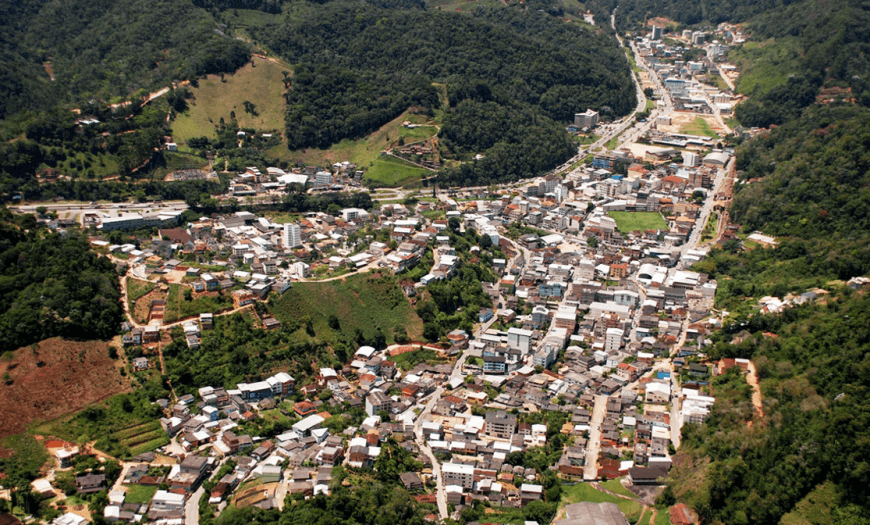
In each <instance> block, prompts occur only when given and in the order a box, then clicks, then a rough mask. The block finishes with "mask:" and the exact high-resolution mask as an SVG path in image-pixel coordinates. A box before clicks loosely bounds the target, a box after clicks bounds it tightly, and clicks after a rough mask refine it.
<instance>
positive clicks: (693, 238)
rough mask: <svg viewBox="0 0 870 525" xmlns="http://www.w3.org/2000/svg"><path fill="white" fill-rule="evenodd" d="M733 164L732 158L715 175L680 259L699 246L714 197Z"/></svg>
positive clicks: (714, 202) (714, 200)
mask: <svg viewBox="0 0 870 525" xmlns="http://www.w3.org/2000/svg"><path fill="white" fill-rule="evenodd" d="M734 162H735V159H734V157H731V159H730V160H729V161H728V163H727V164H726V165H725V166H723V167H722V169H720V170H718V172H717V174H716V180H715V181H714V182H713V189H712V190H711V191H710V192H709V194H708V195H709V197H707V199H706V200H705V201H704V206H703V207H702V208H701V214H700V215H699V217H698V220H697V221H695V225H694V227H693V228H692V233H691V234H690V235H689V241H688V242H686V243H685V244H684V245H683V247H682V248H681V249H680V259H682V258H683V257H685V255H686V253H687V252H688V251H689V250H694V249H696V248H697V247H698V245H699V244H700V242H701V234H702V233H703V231H704V228H705V227H706V226H707V219H708V218H709V217H710V213H711V212H712V211H713V206H714V205H715V204H716V199H715V198H714V197H715V195H716V194H717V193H719V192H720V191H721V190H722V184H723V183H724V182H725V178H726V177H727V176H728V174H729V173H730V172H731V169H732V167H733V163H734ZM681 262H682V261H681Z"/></svg>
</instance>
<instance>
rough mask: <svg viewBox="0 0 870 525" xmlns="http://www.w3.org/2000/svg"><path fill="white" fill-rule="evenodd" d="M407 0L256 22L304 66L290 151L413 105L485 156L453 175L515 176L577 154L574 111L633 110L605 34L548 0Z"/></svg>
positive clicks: (350, 1) (461, 178) (464, 154)
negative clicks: (560, 12) (444, 6)
mask: <svg viewBox="0 0 870 525" xmlns="http://www.w3.org/2000/svg"><path fill="white" fill-rule="evenodd" d="M404 7H405V8H393V9H384V8H381V7H378V6H376V5H373V4H370V3H364V2H359V1H354V0H335V1H333V2H328V3H326V4H324V5H319V6H315V5H313V4H308V3H299V4H294V5H293V6H292V7H291V8H289V13H288V16H287V17H286V18H285V19H284V21H283V22H280V23H275V24H272V25H269V26H265V27H261V28H257V29H254V30H252V31H253V35H254V37H255V38H256V39H257V40H258V41H260V42H262V43H263V44H264V45H266V46H267V47H268V48H270V49H272V50H274V51H276V52H277V53H279V54H281V55H282V56H284V57H285V58H286V59H287V60H289V61H290V62H291V63H294V64H299V65H300V67H299V68H298V70H297V71H296V74H295V76H294V78H293V85H292V89H291V90H290V91H289V92H288V93H287V103H288V111H287V135H288V139H289V145H290V147H291V149H295V148H304V147H319V148H324V147H328V146H330V145H332V144H335V143H337V142H339V141H340V140H342V139H345V138H359V137H362V136H365V135H367V134H369V133H371V132H372V131H374V130H375V129H377V128H378V127H380V126H382V125H383V124H385V123H387V122H389V121H390V120H392V119H394V118H395V117H397V116H398V115H400V114H401V113H402V112H403V111H404V110H405V109H407V108H408V107H409V106H417V107H420V108H424V109H425V110H428V111H429V112H434V111H436V110H443V111H444V112H445V119H444V120H445V122H444V126H443V127H442V130H441V136H442V138H443V139H444V140H445V145H446V146H447V148H448V150H449V151H448V153H450V154H454V155H456V156H457V157H458V158H460V159H461V160H467V159H469V158H470V157H471V156H473V155H474V154H478V153H479V154H482V155H484V156H485V157H486V158H487V159H489V160H487V163H486V166H485V167H486V168H487V169H486V171H485V172H484V170H481V169H477V170H475V169H471V170H470V171H469V170H468V169H466V170H465V171H463V172H451V173H448V174H445V176H444V177H445V182H449V183H453V184H461V183H477V182H483V181H484V179H485V180H489V181H495V180H515V179H517V178H519V177H528V176H532V175H535V174H538V173H540V172H541V171H543V170H545V169H548V168H551V167H554V166H555V165H557V164H558V163H560V162H562V161H564V160H566V159H567V158H569V157H570V156H571V154H572V153H573V151H574V148H573V147H572V146H571V144H570V142H569V141H568V138H567V134H566V133H565V132H564V125H565V123H567V122H568V121H571V120H573V115H574V113H576V112H578V111H584V110H586V109H588V108H592V109H595V110H598V111H600V112H601V113H602V116H603V117H605V118H606V117H611V118H612V117H616V116H621V115H624V114H626V113H628V112H629V111H630V110H631V109H632V108H633V107H634V104H635V98H634V90H633V89H632V80H631V71H630V70H629V68H628V63H627V62H626V60H625V57H624V56H623V54H622V53H621V52H620V51H619V49H618V47H617V46H616V45H615V42H614V40H613V38H612V37H611V36H610V35H609V34H608V32H606V31H590V30H589V29H588V28H583V27H581V26H580V25H579V24H574V23H566V22H565V21H564V19H561V18H557V17H556V16H553V15H552V14H550V13H549V12H547V11H546V10H545V9H543V7H546V5H545V4H544V3H541V6H540V7H541V8H540V9H532V8H530V7H503V6H502V7H498V8H483V7H480V8H476V9H475V10H474V11H473V12H471V13H469V14H460V13H455V12H452V13H448V12H442V11H439V10H425V9H421V8H419V5H418V4H416V3H407V4H405V5H404ZM533 7H538V6H537V5H535V6H533ZM490 113H491V114H490Z"/></svg>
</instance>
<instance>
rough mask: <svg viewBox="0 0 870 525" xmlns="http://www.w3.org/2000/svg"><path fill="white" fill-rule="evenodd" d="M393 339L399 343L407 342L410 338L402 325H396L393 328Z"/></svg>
mask: <svg viewBox="0 0 870 525" xmlns="http://www.w3.org/2000/svg"><path fill="white" fill-rule="evenodd" d="M393 340H394V341H395V342H397V343H399V344H404V343H407V342H408V341H409V340H410V338H409V337H408V331H407V330H405V327H404V326H401V325H398V326H396V327H395V328H393Z"/></svg>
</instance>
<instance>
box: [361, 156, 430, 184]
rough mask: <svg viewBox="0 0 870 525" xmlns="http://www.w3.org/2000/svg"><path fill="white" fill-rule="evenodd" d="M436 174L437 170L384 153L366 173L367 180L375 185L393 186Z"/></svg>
mask: <svg viewBox="0 0 870 525" xmlns="http://www.w3.org/2000/svg"><path fill="white" fill-rule="evenodd" d="M434 174H435V172H433V171H429V170H427V169H424V168H420V167H418V166H415V165H414V164H411V163H410V162H405V161H404V160H401V159H397V158H395V157H390V156H387V155H384V156H381V157H379V158H377V159H375V161H374V162H373V163H372V167H371V168H370V169H369V171H368V172H367V173H366V175H365V180H366V181H367V182H368V183H370V184H373V185H378V186H391V187H392V186H401V185H403V184H405V183H409V182H416V181H419V180H420V179H421V178H422V177H429V176H431V175H434Z"/></svg>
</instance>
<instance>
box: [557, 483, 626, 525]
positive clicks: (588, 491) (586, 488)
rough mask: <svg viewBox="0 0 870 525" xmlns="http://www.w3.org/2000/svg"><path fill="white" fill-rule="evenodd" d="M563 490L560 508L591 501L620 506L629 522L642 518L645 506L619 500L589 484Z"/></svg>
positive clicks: (566, 487)
mask: <svg viewBox="0 0 870 525" xmlns="http://www.w3.org/2000/svg"><path fill="white" fill-rule="evenodd" d="M562 489H563V494H562V501H561V503H559V506H560V507H563V506H565V505H568V504H571V503H577V502H580V501H591V502H593V503H605V502H609V503H615V504H616V505H617V506H619V510H621V511H622V513H623V514H625V517H626V518H628V520H629V521H634V520H637V519H638V518H639V517H640V514H641V511H642V510H643V506H642V505H641V504H640V503H638V502H636V501H631V500H627V499H624V498H619V497H616V496H611V495H610V494H607V493H605V492H601V491H600V490H598V489H596V488H595V487H593V486H592V485H590V484H589V483H577V484H576V485H573V486H569V485H563V486H562Z"/></svg>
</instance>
